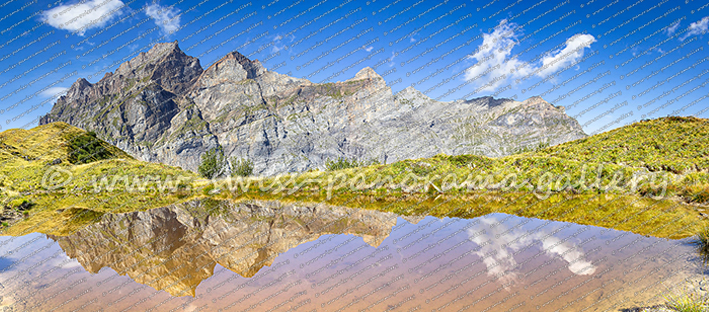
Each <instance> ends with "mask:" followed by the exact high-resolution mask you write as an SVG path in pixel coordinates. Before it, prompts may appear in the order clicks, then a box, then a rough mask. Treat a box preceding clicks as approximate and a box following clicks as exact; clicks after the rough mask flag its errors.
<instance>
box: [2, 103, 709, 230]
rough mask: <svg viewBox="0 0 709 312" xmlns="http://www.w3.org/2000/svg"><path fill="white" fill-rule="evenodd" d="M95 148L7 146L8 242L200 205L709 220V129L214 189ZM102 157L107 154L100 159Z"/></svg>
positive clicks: (707, 124)
mask: <svg viewBox="0 0 709 312" xmlns="http://www.w3.org/2000/svg"><path fill="white" fill-rule="evenodd" d="M79 136H81V137H82V138H83V139H77V137H79ZM86 136H90V134H88V133H86V132H84V131H82V130H80V129H78V128H74V127H71V126H69V125H67V124H63V123H53V124H48V125H45V126H41V127H37V128H35V129H32V130H28V131H24V130H8V131H6V132H4V133H2V134H0V138H1V139H0V140H1V142H2V144H3V145H1V148H0V157H1V158H0V162H4V163H3V165H2V166H0V168H2V169H0V174H2V177H1V178H0V181H2V184H0V187H2V194H3V196H4V199H3V203H4V206H5V207H6V209H5V211H6V214H7V212H8V211H9V212H10V213H12V212H14V213H15V214H18V213H22V214H24V216H22V217H20V218H14V219H8V222H9V223H8V225H11V226H9V227H6V228H5V229H4V231H6V233H8V234H23V233H29V232H45V233H51V234H59V235H62V234H67V233H71V232H72V231H74V230H76V229H77V228H79V227H80V226H82V225H83V224H86V223H88V222H92V221H94V220H96V219H97V218H98V217H100V216H101V215H102V214H105V213H110V212H125V211H132V210H144V209H149V208H154V207H159V206H162V205H167V204H170V203H174V202H178V201H185V200H190V199H193V198H197V197H213V198H216V199H228V200H235V201H240V200H249V199H268V200H281V201H309V202H322V201H327V202H329V203H330V204H334V205H342V206H349V207H356V208H365V209H377V210H384V211H392V212H396V213H399V214H404V215H434V216H439V217H443V216H450V217H466V218H470V217H476V216H481V215H484V214H487V213H491V212H504V213H510V214H515V215H519V216H524V217H535V218H542V219H551V220H559V221H569V222H576V223H580V224H588V225H596V226H603V227H607V228H615V229H620V230H626V231H632V232H635V233H640V234H645V235H653V236H658V237H668V238H681V237H687V236H690V235H692V234H693V233H694V232H696V231H697V229H699V228H701V227H703V226H705V225H706V224H707V221H705V219H704V217H703V216H702V214H704V212H705V210H704V209H709V170H708V168H709V165H708V164H709V151H708V150H707V147H709V120H707V119H698V118H691V117H689V118H680V117H669V118H661V119H656V120H650V121H642V122H638V123H634V124H631V125H628V126H625V127H621V128H618V129H615V130H612V131H608V132H605V133H601V134H598V135H595V136H592V137H588V138H585V139H581V140H576V141H572V142H568V143H565V144H561V145H558V146H552V147H541V146H540V147H539V148H537V149H535V150H530V151H527V152H524V153H520V154H517V155H512V156H507V157H503V158H489V157H485V156H477V155H460V156H447V155H438V156H435V157H432V158H426V159H415V160H404V161H400V162H396V163H393V164H374V165H369V166H361V167H351V168H345V169H340V170H334V171H318V170H315V171H310V172H306V173H300V174H287V175H280V176H276V177H250V178H246V179H222V180H219V181H217V182H216V183H212V182H210V181H207V180H204V179H199V178H198V177H197V176H196V175H195V174H194V173H191V172H187V171H183V170H181V169H179V168H174V167H170V166H165V165H161V164H154V163H145V162H140V161H137V160H134V159H132V158H130V157H129V156H128V155H126V154H125V153H123V152H121V151H120V150H118V149H116V148H113V147H111V146H108V145H107V144H105V142H99V143H100V144H96V143H95V142H94V141H93V139H91V138H87V137H86ZM94 139H95V138H94ZM77 142H81V143H82V145H91V146H93V148H91V149H92V150H93V151H94V152H92V153H89V155H101V157H87V156H86V155H85V156H84V157H83V158H81V157H78V158H77V157H76V156H72V155H74V154H76V153H77V152H76V150H77V148H76V145H77V144H76V143H77ZM87 142H89V143H90V142H94V144H87ZM72 146H73V147H72ZM99 147H104V148H105V150H106V151H107V152H105V153H96V150H97V149H98V150H101V148H99ZM83 152H85V151H83ZM80 153H81V151H80ZM84 154H85V153H84ZM56 159H61V162H59V161H56ZM77 159H79V160H80V159H87V163H78V161H77ZM343 163H345V164H348V166H344V167H349V166H351V165H352V164H358V162H352V161H351V162H343ZM5 164H7V165H5ZM360 164H361V163H360ZM47 172H50V173H47ZM67 172H69V173H70V174H71V176H72V179H71V180H70V181H68V182H66V183H64V184H61V183H59V184H61V186H59V187H53V186H52V185H54V184H57V183H54V182H56V181H55V180H59V181H61V179H54V180H53V179H52V174H53V173H57V175H58V176H60V175H59V174H66V173H67ZM116 177H118V178H116ZM152 178H155V179H154V180H151V179H152ZM47 181H49V182H47ZM146 181H147V182H146ZM151 181H153V182H151ZM47 185H49V186H50V188H47ZM107 186H111V187H107ZM23 202H25V204H23ZM0 231H2V230H0Z"/></svg>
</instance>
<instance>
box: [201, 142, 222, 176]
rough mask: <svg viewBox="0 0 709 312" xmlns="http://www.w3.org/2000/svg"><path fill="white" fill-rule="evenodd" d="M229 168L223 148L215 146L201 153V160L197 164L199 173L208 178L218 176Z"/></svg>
mask: <svg viewBox="0 0 709 312" xmlns="http://www.w3.org/2000/svg"><path fill="white" fill-rule="evenodd" d="M228 169H229V163H228V162H227V160H226V156H224V150H223V149H222V147H221V146H217V147H216V148H213V149H211V150H208V151H207V152H206V153H204V154H202V162H201V163H200V164H199V168H197V170H198V171H199V174H201V175H202V176H203V177H205V178H208V179H214V178H217V177H220V176H222V175H224V174H225V173H226V171H227V170H228Z"/></svg>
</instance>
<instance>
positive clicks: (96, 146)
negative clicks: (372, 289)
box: [69, 131, 113, 164]
mask: <svg viewBox="0 0 709 312" xmlns="http://www.w3.org/2000/svg"><path fill="white" fill-rule="evenodd" d="M109 158H113V154H112V153H111V152H110V151H108V149H106V147H105V146H104V145H103V142H102V141H101V140H100V139H99V138H97V137H96V133H95V132H93V131H89V132H87V133H82V134H79V135H76V136H74V137H72V138H71V140H70V141H69V162H71V163H73V164H86V163H90V162H94V161H98V160H103V159H109Z"/></svg>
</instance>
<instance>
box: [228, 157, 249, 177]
mask: <svg viewBox="0 0 709 312" xmlns="http://www.w3.org/2000/svg"><path fill="white" fill-rule="evenodd" d="M230 163H231V176H232V177H236V176H239V177H248V176H250V175H251V174H252V173H253V172H254V162H253V161H251V159H248V158H243V159H242V158H239V159H237V158H236V157H232V158H231V161H230Z"/></svg>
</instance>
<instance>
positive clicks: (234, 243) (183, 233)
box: [50, 200, 397, 296]
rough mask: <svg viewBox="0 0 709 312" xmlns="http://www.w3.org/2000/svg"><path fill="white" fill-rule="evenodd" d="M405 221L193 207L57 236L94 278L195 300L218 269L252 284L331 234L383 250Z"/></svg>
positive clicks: (135, 215)
mask: <svg viewBox="0 0 709 312" xmlns="http://www.w3.org/2000/svg"><path fill="white" fill-rule="evenodd" d="M396 220H397V216H396V215H394V214H392V213H383V212H378V211H373V210H355V209H347V208H340V207H331V206H325V205H321V204H312V205H309V206H308V205H294V204H288V205H281V204H279V203H275V202H253V203H248V204H247V203H243V204H233V203H230V202H218V201H213V200H204V201H192V202H187V203H183V204H178V205H172V206H168V207H164V208H158V209H152V210H148V211H141V212H131V213H125V214H106V215H104V216H103V218H102V220H101V221H100V222H98V223H96V224H93V225H90V226H88V227H86V228H84V229H81V230H79V231H78V232H76V233H74V234H72V235H70V236H64V237H60V236H50V238H52V239H54V240H56V241H57V242H58V243H59V246H61V248H62V249H63V250H64V252H66V254H67V256H68V257H70V258H75V259H77V260H78V261H79V263H80V264H81V265H82V266H83V267H84V268H85V269H86V270H87V271H89V272H91V273H97V272H99V271H100V270H101V269H102V268H104V267H109V268H111V269H113V270H115V271H116V272H118V274H120V275H126V274H127V275H128V276H129V277H131V278H132V279H134V280H135V281H136V282H138V283H141V284H145V285H148V286H150V287H153V288H155V289H157V290H165V291H167V292H168V293H170V294H171V295H173V296H187V295H191V296H194V295H195V289H196V287H197V285H199V284H200V283H201V282H202V281H203V280H205V279H207V278H209V277H210V276H212V275H213V274H214V268H215V266H216V265H217V264H219V265H221V266H223V267H225V268H227V269H229V270H231V271H233V272H235V273H237V274H239V275H242V276H244V277H252V276H254V275H255V274H256V273H258V271H259V270H261V268H263V267H264V266H270V265H271V264H272V263H273V261H274V260H275V259H276V257H277V256H278V255H279V254H280V253H283V252H285V251H287V250H289V249H290V248H293V247H296V246H298V245H300V244H303V243H307V242H310V241H313V240H316V239H318V238H319V237H320V236H321V235H326V234H353V235H356V236H359V237H361V238H362V239H363V240H364V242H366V243H367V244H369V245H371V246H373V247H377V246H379V245H380V244H381V243H382V242H383V241H384V239H386V238H387V237H388V236H389V234H390V233H391V230H392V227H393V226H394V225H395V224H396Z"/></svg>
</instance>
